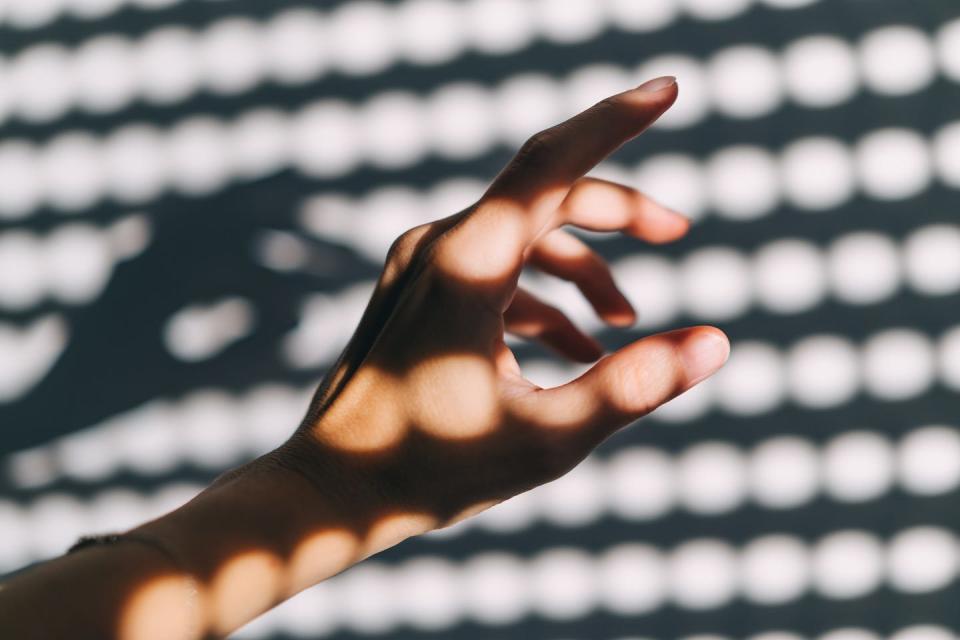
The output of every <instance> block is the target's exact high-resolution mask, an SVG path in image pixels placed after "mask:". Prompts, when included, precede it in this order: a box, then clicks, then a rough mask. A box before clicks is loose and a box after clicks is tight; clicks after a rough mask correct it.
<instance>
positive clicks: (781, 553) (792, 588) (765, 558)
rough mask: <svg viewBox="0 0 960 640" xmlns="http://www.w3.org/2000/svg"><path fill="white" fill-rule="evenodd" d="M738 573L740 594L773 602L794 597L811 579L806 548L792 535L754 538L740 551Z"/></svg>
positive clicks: (773, 603) (758, 600) (749, 598)
mask: <svg viewBox="0 0 960 640" xmlns="http://www.w3.org/2000/svg"><path fill="white" fill-rule="evenodd" d="M740 574H741V575H740V580H741V582H742V585H743V587H742V588H743V594H744V596H746V598H747V599H748V600H750V601H752V602H756V603H759V604H763V605H776V604H784V603H786V602H790V601H791V600H795V599H797V598H799V597H801V596H802V595H803V593H804V592H805V591H806V590H807V587H808V585H809V582H810V557H809V553H808V551H807V547H806V545H804V544H803V543H802V542H801V541H800V540H798V539H796V538H794V537H792V536H786V535H769V536H763V537H760V538H757V539H755V540H753V541H751V542H750V543H749V544H748V545H747V546H746V547H744V549H743V551H742V552H741V557H740Z"/></svg>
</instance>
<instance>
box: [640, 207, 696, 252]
mask: <svg viewBox="0 0 960 640" xmlns="http://www.w3.org/2000/svg"><path fill="white" fill-rule="evenodd" d="M650 204H651V205H652V206H649V207H648V209H647V215H645V216H642V217H641V218H640V219H639V220H638V221H637V225H636V228H635V229H634V235H636V236H637V237H638V238H641V239H643V240H645V241H647V242H649V243H651V244H667V243H669V242H676V241H677V240H679V239H680V238H683V237H684V236H685V235H687V233H688V232H689V231H690V227H691V226H692V224H693V223H692V222H691V220H690V218H688V217H687V216H685V215H683V214H681V213H678V212H676V211H674V210H673V209H669V208H667V207H665V206H663V205H661V204H659V203H657V202H653V201H650Z"/></svg>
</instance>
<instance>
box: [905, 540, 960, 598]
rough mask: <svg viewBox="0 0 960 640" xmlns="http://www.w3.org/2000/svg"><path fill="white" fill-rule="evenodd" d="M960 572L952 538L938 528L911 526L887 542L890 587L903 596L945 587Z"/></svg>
mask: <svg viewBox="0 0 960 640" xmlns="http://www.w3.org/2000/svg"><path fill="white" fill-rule="evenodd" d="M958 570H960V547H958V544H957V538H956V536H955V535H954V534H953V533H951V532H949V531H947V530H946V529H942V528H939V527H914V528H912V529H907V530H906V531H902V532H901V533H899V534H897V535H896V536H895V537H894V538H893V540H891V541H890V548H889V551H888V556H887V572H888V579H889V581H890V586H892V587H893V588H894V589H896V590H897V591H902V592H904V593H928V592H930V591H937V590H940V589H943V588H945V587H946V586H947V585H949V584H950V583H952V582H953V581H954V580H955V579H956V577H957V571H958Z"/></svg>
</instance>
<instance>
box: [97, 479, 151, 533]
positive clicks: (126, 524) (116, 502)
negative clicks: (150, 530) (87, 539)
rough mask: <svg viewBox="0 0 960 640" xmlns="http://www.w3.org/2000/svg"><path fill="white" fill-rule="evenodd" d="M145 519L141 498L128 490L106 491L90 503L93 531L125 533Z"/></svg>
mask: <svg viewBox="0 0 960 640" xmlns="http://www.w3.org/2000/svg"><path fill="white" fill-rule="evenodd" d="M146 519H147V513H146V504H145V500H144V498H143V496H142V495H141V494H139V493H136V492H134V491H131V490H129V489H107V490H106V491H101V492H100V493H98V494H97V495H95V496H94V497H93V499H92V500H91V501H90V520H91V523H90V525H91V527H92V528H93V530H94V531H126V530H127V529H130V528H132V527H135V526H137V525H139V524H140V523H141V522H144V521H145V520H146Z"/></svg>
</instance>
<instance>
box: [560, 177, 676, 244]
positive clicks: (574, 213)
mask: <svg viewBox="0 0 960 640" xmlns="http://www.w3.org/2000/svg"><path fill="white" fill-rule="evenodd" d="M557 222H558V223H559V224H572V225H575V226H577V227H581V228H583V229H589V230H591V231H622V232H624V233H626V234H629V235H631V236H633V237H635V238H639V239H641V240H645V241H647V242H651V243H654V244H662V243H664V242H673V241H674V240H678V239H679V238H681V237H683V236H684V235H686V233H687V231H689V229H690V221H689V220H688V219H687V218H685V217H684V216H682V215H680V214H679V213H677V212H676V211H673V210H671V209H668V208H667V207H664V206H663V205H661V204H659V203H658V202H656V201H655V200H653V199H651V198H649V197H647V196H646V195H644V194H643V193H641V192H640V191H637V190H636V189H633V188H631V187H628V186H626V185H622V184H617V183H616V182H610V181H607V180H600V179H597V178H581V179H580V180H577V182H576V183H575V184H574V185H573V187H572V188H571V189H570V193H568V194H567V197H566V198H565V199H564V201H563V203H562V204H561V205H560V208H559V212H558V220H557Z"/></svg>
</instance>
